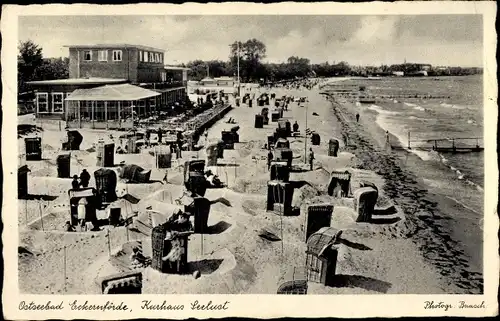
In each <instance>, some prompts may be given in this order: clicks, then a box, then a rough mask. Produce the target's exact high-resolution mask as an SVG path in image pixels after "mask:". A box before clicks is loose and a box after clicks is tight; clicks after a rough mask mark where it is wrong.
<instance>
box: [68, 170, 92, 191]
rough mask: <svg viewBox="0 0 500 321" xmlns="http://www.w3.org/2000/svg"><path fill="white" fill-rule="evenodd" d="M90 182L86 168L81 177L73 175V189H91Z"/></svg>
mask: <svg viewBox="0 0 500 321" xmlns="http://www.w3.org/2000/svg"><path fill="white" fill-rule="evenodd" d="M89 182H90V174H89V172H87V170H86V169H85V168H84V169H83V170H82V172H81V173H80V177H78V175H73V181H71V188H72V189H80V187H83V188H87V187H89Z"/></svg>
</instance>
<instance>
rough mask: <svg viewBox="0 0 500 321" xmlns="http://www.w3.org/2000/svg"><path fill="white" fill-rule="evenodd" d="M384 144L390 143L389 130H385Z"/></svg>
mask: <svg viewBox="0 0 500 321" xmlns="http://www.w3.org/2000/svg"><path fill="white" fill-rule="evenodd" d="M385 144H386V145H387V146H390V143H389V131H388V130H386V131H385Z"/></svg>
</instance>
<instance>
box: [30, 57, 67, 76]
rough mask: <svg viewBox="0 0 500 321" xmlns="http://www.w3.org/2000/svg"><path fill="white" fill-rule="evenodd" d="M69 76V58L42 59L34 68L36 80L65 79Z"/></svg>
mask: <svg viewBox="0 0 500 321" xmlns="http://www.w3.org/2000/svg"><path fill="white" fill-rule="evenodd" d="M68 77H69V58H67V57H66V58H49V59H44V60H43V63H42V65H41V66H39V67H38V68H37V69H36V70H35V77H34V78H35V79H36V80H53V79H67V78H68Z"/></svg>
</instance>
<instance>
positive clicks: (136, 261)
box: [130, 246, 151, 267]
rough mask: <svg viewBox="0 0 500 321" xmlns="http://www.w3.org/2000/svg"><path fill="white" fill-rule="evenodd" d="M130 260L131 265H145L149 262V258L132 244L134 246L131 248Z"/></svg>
mask: <svg viewBox="0 0 500 321" xmlns="http://www.w3.org/2000/svg"><path fill="white" fill-rule="evenodd" d="M130 260H131V261H132V266H135V267H146V266H148V265H149V263H150V262H151V259H149V258H147V257H145V256H144V254H142V251H141V250H140V249H139V247H137V246H134V248H133V249H132V255H130Z"/></svg>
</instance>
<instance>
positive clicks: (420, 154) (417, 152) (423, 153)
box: [375, 117, 436, 161]
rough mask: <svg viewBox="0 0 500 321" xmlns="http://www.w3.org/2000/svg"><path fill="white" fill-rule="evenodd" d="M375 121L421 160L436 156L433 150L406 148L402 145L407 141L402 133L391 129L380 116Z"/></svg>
mask: <svg viewBox="0 0 500 321" xmlns="http://www.w3.org/2000/svg"><path fill="white" fill-rule="evenodd" d="M375 122H376V123H377V125H378V126H379V127H380V128H382V129H384V130H387V131H389V133H391V134H392V135H394V136H395V137H396V138H397V139H398V141H399V143H400V145H401V146H402V147H403V148H404V149H405V150H407V151H408V152H410V153H413V154H415V155H417V156H418V157H419V158H420V159H421V160H423V161H430V160H433V159H435V158H436V156H435V155H434V154H435V153H434V152H427V151H423V150H417V149H408V148H406V147H404V146H406V145H407V144H408V141H407V137H406V136H404V135H400V134H399V133H397V132H396V131H395V130H393V129H392V128H391V126H390V124H388V123H387V122H386V121H385V120H384V119H383V118H382V117H377V118H376V120H375Z"/></svg>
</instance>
